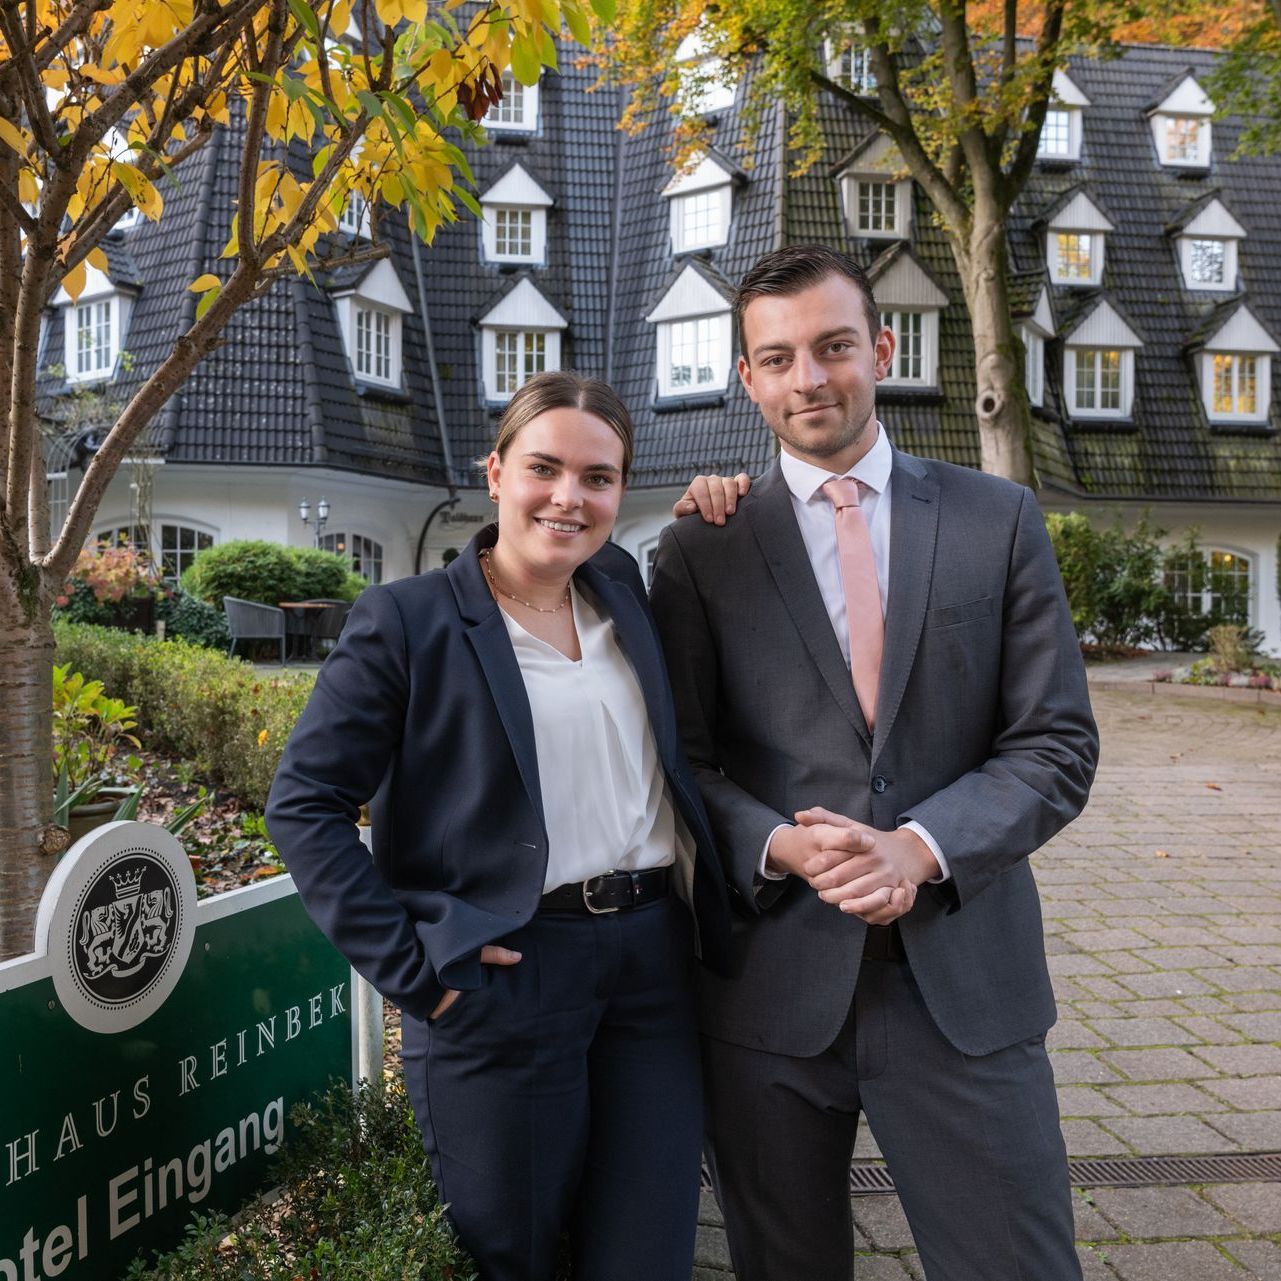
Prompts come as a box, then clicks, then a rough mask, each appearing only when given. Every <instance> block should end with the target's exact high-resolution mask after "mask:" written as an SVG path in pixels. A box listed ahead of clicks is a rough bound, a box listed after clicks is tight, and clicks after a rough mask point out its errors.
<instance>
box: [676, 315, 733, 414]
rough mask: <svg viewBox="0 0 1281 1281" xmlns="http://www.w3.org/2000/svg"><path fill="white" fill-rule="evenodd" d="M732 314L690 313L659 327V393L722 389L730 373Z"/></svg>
mask: <svg viewBox="0 0 1281 1281" xmlns="http://www.w3.org/2000/svg"><path fill="white" fill-rule="evenodd" d="M729 364H730V359H729V316H728V314H720V315H715V316H691V317H689V318H688V319H682V320H672V321H668V322H666V323H664V324H660V325H659V327H658V389H659V395H660V396H689V395H699V394H702V393H707V392H715V391H723V390H724V389H725V383H726V379H727V378H728V375H729Z"/></svg>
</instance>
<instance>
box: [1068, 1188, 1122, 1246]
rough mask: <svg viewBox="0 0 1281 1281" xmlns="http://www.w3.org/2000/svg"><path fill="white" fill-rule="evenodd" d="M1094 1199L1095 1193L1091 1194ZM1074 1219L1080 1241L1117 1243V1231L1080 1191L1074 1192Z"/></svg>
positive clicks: (1076, 1233) (1076, 1234)
mask: <svg viewBox="0 0 1281 1281" xmlns="http://www.w3.org/2000/svg"><path fill="white" fill-rule="evenodd" d="M1090 1195H1091V1198H1093V1195H1094V1194H1093V1193H1091V1194H1090ZM1072 1218H1073V1221H1074V1222H1075V1224H1076V1232H1075V1236H1076V1240H1078V1241H1115V1240H1116V1239H1117V1236H1118V1234H1117V1230H1116V1228H1114V1227H1113V1226H1112V1224H1110V1223H1109V1222H1108V1221H1107V1220H1106V1219H1105V1218H1104V1217H1103V1216H1102V1215H1101V1214H1100V1213H1099V1212H1098V1210H1097V1209H1096V1208H1095V1206H1093V1205H1092V1204H1091V1203H1090V1201H1087V1200H1086V1199H1085V1194H1084V1193H1082V1192H1080V1191H1079V1190H1075V1189H1074V1190H1073V1192H1072Z"/></svg>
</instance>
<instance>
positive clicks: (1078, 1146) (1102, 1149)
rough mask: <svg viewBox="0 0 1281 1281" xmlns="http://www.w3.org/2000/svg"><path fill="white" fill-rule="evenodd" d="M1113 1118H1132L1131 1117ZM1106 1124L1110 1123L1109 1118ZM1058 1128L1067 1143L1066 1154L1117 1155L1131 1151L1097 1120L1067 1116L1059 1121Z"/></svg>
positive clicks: (1120, 1118)
mask: <svg viewBox="0 0 1281 1281" xmlns="http://www.w3.org/2000/svg"><path fill="white" fill-rule="evenodd" d="M1115 1119H1116V1120H1121V1121H1123V1120H1127V1119H1128V1120H1134V1118H1133V1117H1129V1118H1126V1117H1117V1118H1115ZM1108 1124H1109V1125H1111V1124H1112V1120H1111V1119H1110V1120H1109V1121H1108ZM1060 1128H1061V1129H1062V1130H1063V1142H1064V1143H1066V1144H1067V1151H1068V1156H1119V1155H1122V1154H1128V1153H1130V1152H1131V1151H1133V1149H1132V1148H1131V1147H1129V1146H1128V1145H1127V1144H1126V1143H1123V1142H1122V1141H1121V1140H1120V1139H1118V1138H1117V1137H1116V1136H1115V1135H1113V1134H1109V1133H1108V1132H1107V1131H1106V1130H1105V1129H1103V1128H1102V1127H1101V1126H1100V1125H1099V1124H1098V1122H1097V1121H1091V1120H1088V1119H1087V1118H1085V1117H1069V1118H1068V1119H1067V1120H1065V1121H1062V1122H1060Z"/></svg>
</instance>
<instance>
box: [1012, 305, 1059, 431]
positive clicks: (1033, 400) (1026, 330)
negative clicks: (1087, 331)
mask: <svg viewBox="0 0 1281 1281" xmlns="http://www.w3.org/2000/svg"><path fill="white" fill-rule="evenodd" d="M1019 337H1020V338H1022V340H1023V350H1024V353H1025V355H1024V365H1023V384H1024V386H1025V387H1026V389H1027V398H1028V401H1029V403H1030V404H1033V405H1036V406H1038V407H1039V406H1041V405H1044V404H1045V342H1046V339H1047V338H1053V337H1054V317H1053V315H1052V313H1051V312H1050V297H1049V292H1048V290H1046V289H1045V288H1044V287H1042V288H1041V290H1040V293H1039V294H1038V296H1037V300H1036V307H1035V309H1034V310H1033V312H1032V314H1031V315H1030V316H1028V317H1027V318H1026V319H1025V320H1024V321H1023V323H1022V324H1021V325H1020V326H1019Z"/></svg>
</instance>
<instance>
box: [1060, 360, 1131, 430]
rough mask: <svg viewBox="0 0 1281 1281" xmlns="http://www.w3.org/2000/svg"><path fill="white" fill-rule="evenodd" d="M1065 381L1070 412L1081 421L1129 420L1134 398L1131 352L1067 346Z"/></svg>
mask: <svg viewBox="0 0 1281 1281" xmlns="http://www.w3.org/2000/svg"><path fill="white" fill-rule="evenodd" d="M1066 364H1067V369H1066V371H1065V373H1066V377H1065V379H1064V381H1065V383H1066V386H1067V392H1068V398H1069V401H1070V406H1069V407H1070V410H1071V412H1072V414H1073V415H1075V416H1079V417H1083V418H1090V417H1094V418H1128V417H1129V415H1130V407H1131V403H1132V401H1133V398H1134V392H1133V387H1134V352H1133V351H1129V350H1126V349H1124V348H1108V347H1069V348H1068V349H1067V353H1066Z"/></svg>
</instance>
